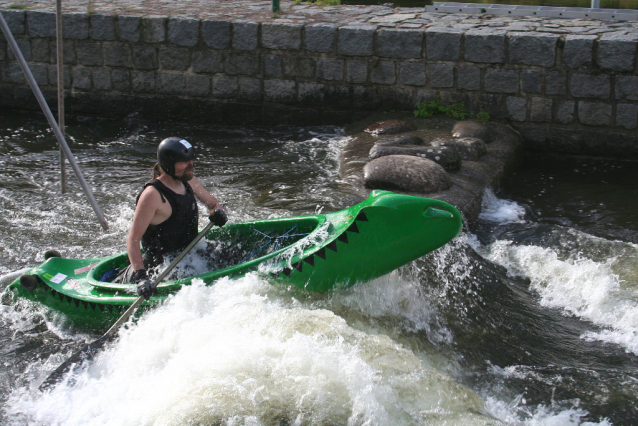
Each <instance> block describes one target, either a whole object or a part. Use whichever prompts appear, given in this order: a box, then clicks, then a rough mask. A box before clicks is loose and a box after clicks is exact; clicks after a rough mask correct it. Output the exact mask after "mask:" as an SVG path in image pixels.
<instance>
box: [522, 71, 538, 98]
mask: <svg viewBox="0 0 638 426" xmlns="http://www.w3.org/2000/svg"><path fill="white" fill-rule="evenodd" d="M542 79H543V74H542V73H541V71H540V70H521V87H522V90H523V92H525V93H540V92H541V88H542Z"/></svg>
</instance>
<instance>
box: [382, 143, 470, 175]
mask: <svg viewBox="0 0 638 426" xmlns="http://www.w3.org/2000/svg"><path fill="white" fill-rule="evenodd" d="M387 155H412V156H414V157H421V158H427V159H429V160H432V161H434V162H436V163H438V164H440V165H441V166H442V167H443V168H444V169H445V170H447V171H456V170H458V169H459V168H460V167H461V157H460V156H459V154H458V153H457V151H456V150H455V149H454V148H451V147H447V146H441V147H432V146H420V145H400V146H396V145H381V144H376V145H375V146H373V147H372V149H371V150H370V159H372V160H374V159H375V158H379V157H385V156H387Z"/></svg>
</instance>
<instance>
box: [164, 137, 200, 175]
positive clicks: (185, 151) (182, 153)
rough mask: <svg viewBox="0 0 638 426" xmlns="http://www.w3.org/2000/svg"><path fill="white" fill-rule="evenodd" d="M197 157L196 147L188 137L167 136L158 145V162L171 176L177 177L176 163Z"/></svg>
mask: <svg viewBox="0 0 638 426" xmlns="http://www.w3.org/2000/svg"><path fill="white" fill-rule="evenodd" d="M194 158H195V148H193V145H191V144H190V143H189V142H188V141H187V140H186V139H182V138H176V137H171V138H166V139H164V140H163V141H162V142H160V144H159V146H158V147H157V162H158V163H159V165H160V167H161V168H162V170H164V171H165V172H166V173H167V174H168V175H169V176H173V177H175V176H174V175H175V163H177V162H180V161H190V160H192V159H194Z"/></svg>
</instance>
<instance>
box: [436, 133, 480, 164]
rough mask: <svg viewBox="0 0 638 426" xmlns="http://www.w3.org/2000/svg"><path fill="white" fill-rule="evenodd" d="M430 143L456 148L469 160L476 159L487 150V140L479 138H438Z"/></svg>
mask: <svg viewBox="0 0 638 426" xmlns="http://www.w3.org/2000/svg"><path fill="white" fill-rule="evenodd" d="M430 145H432V146H433V147H441V148H442V147H450V148H454V149H455V150H456V152H458V153H459V155H460V156H461V158H462V159H463V160H468V161H476V160H478V159H479V158H481V156H483V155H485V153H486V152H487V148H486V147H485V142H483V140H481V139H478V138H437V139H434V140H433V141H432V142H430Z"/></svg>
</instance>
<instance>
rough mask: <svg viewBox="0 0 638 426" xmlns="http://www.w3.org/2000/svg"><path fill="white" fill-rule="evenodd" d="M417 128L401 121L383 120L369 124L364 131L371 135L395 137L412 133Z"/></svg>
mask: <svg viewBox="0 0 638 426" xmlns="http://www.w3.org/2000/svg"><path fill="white" fill-rule="evenodd" d="M416 129H417V128H416V126H415V125H414V124H410V123H408V122H407V121H403V120H384V121H378V122H376V123H372V124H370V125H369V126H368V127H366V128H365V129H364V131H365V132H368V133H370V134H372V135H396V134H399V133H408V132H413V131H415V130H416Z"/></svg>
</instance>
